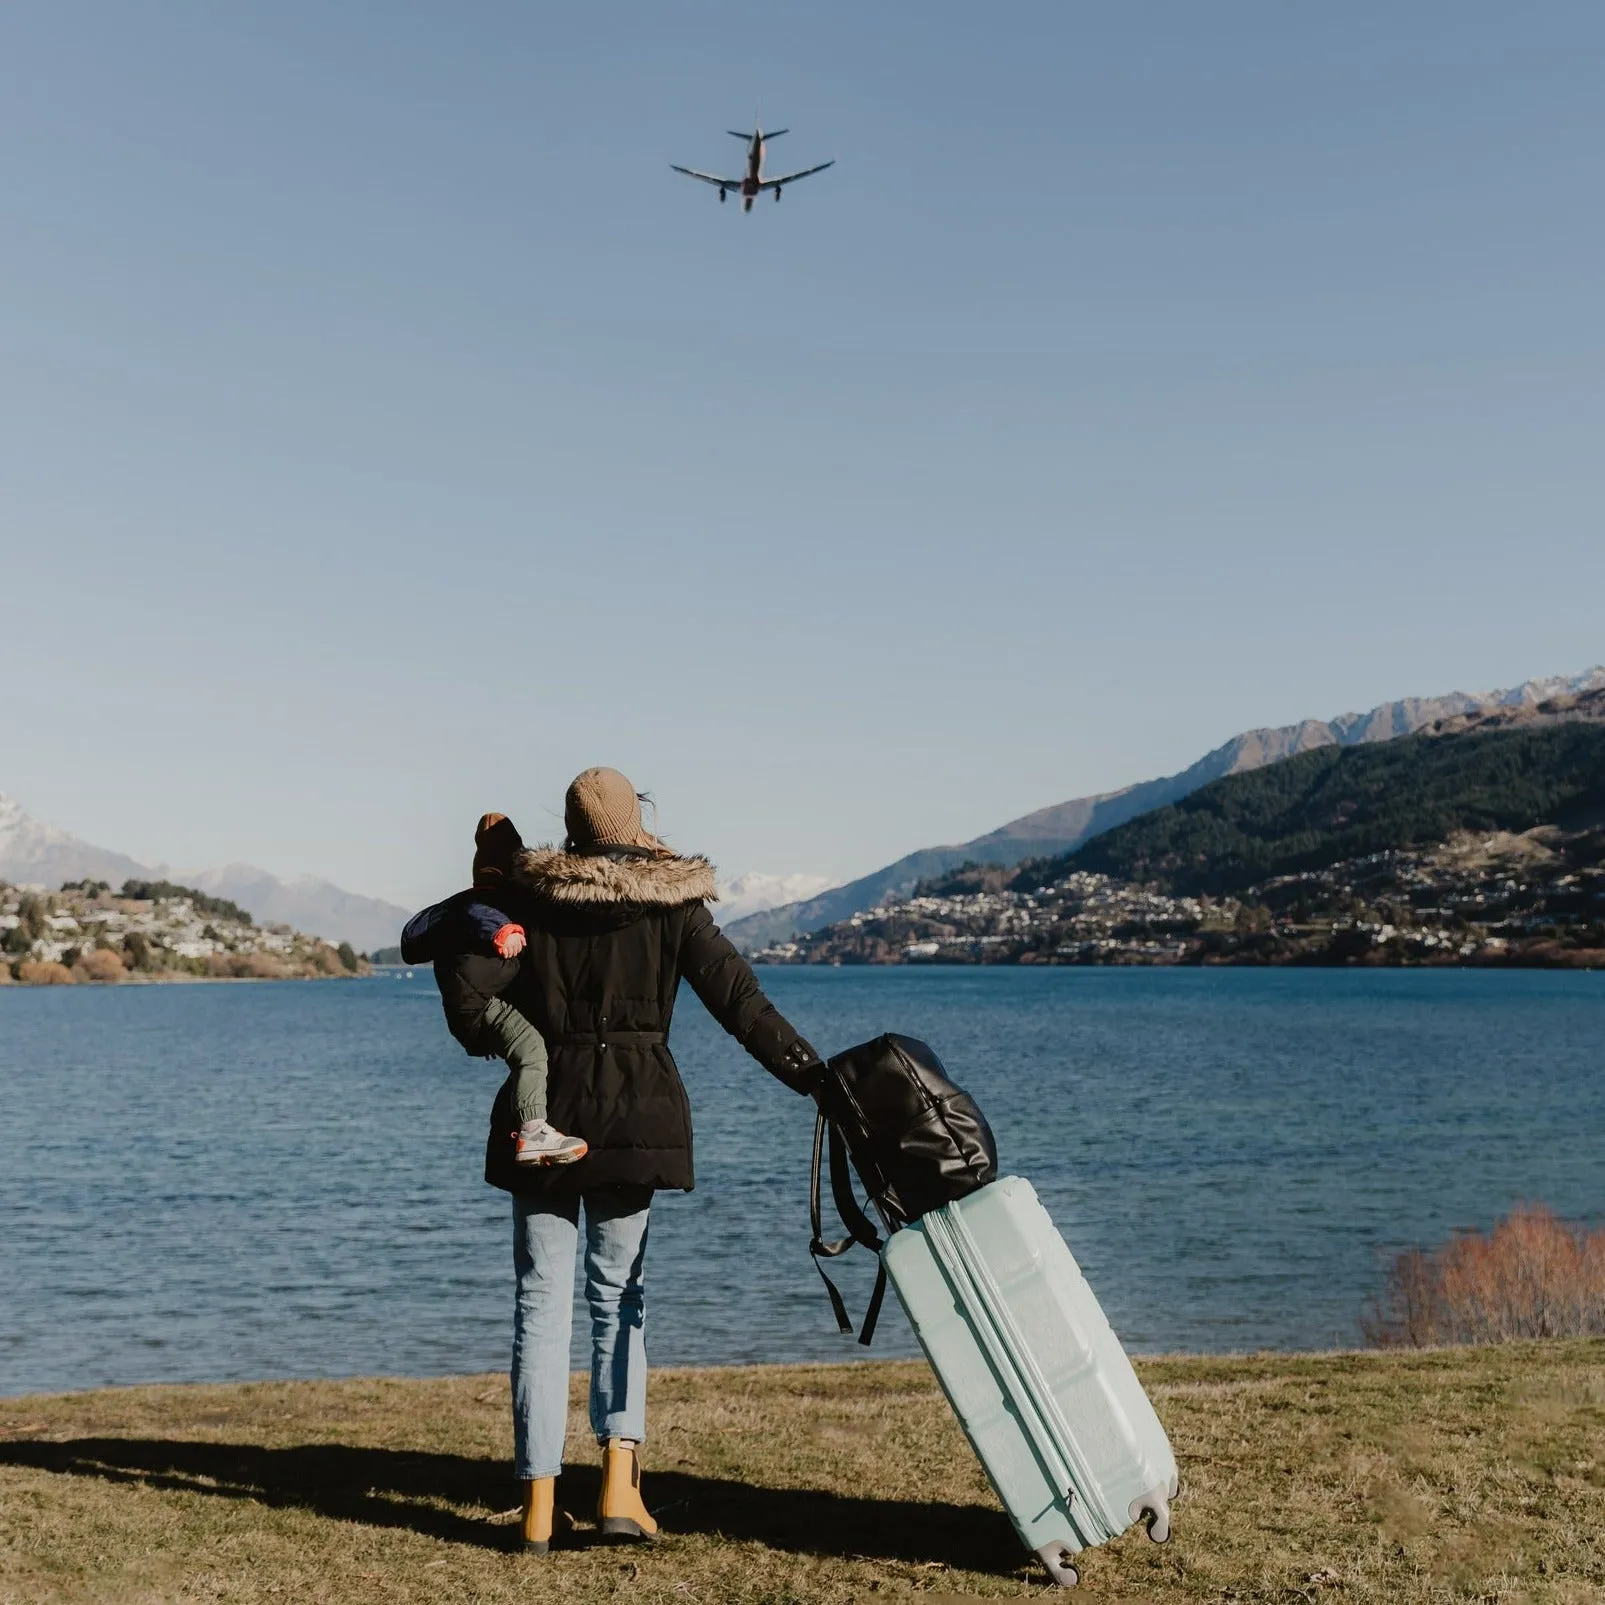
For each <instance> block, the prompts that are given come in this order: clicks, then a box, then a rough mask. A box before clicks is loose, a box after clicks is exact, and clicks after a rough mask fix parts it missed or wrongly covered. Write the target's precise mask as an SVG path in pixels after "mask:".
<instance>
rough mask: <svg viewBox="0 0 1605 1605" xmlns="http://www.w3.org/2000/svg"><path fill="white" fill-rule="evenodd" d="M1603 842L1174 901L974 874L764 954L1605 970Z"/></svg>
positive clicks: (1087, 880)
mask: <svg viewBox="0 0 1605 1605" xmlns="http://www.w3.org/2000/svg"><path fill="white" fill-rule="evenodd" d="M1600 835H1601V833H1600V832H1598V831H1595V832H1589V833H1581V834H1574V835H1567V834H1566V833H1563V832H1560V831H1557V830H1554V829H1551V828H1539V829H1536V830H1531V831H1527V832H1525V833H1522V834H1519V835H1512V834H1507V833H1499V834H1496V835H1493V836H1489V837H1481V836H1476V837H1473V836H1457V837H1455V838H1452V839H1451V840H1449V841H1447V842H1444V843H1441V844H1439V845H1437V846H1435V847H1431V848H1426V849H1421V850H1416V851H1398V852H1380V853H1373V854H1370V855H1368V856H1366V857H1364V858H1357V859H1350V860H1345V861H1343V862H1340V863H1336V864H1332V865H1329V866H1328V867H1326V868H1324V869H1321V870H1313V871H1309V872H1306V873H1302V874H1298V875H1287V876H1280V877H1277V878H1276V879H1274V880H1269V881H1266V882H1264V883H1262V884H1259V885H1256V886H1252V887H1250V888H1248V889H1247V890H1246V891H1245V892H1244V893H1243V894H1242V895H1241V896H1240V897H1220V898H1211V897H1172V896H1168V895H1166V894H1165V893H1163V892H1161V891H1158V890H1156V889H1155V888H1154V887H1151V886H1142V885H1136V884H1132V883H1130V882H1125V881H1120V880H1116V879H1113V878H1111V877H1110V876H1107V875H1100V874H1093V873H1089V872H1085V871H1078V872H1075V873H1072V874H1069V875H1066V876H1065V877H1064V878H1062V879H1060V880H1058V881H1055V882H1054V883H1052V884H1051V885H1048V886H1044V887H1040V888H1036V889H1034V890H1031V891H1024V890H1020V889H1017V885H1016V883H1017V882H1019V881H1025V880H1028V879H1029V874H1028V873H1025V872H1021V873H1012V872H1008V871H1004V870H1000V869H997V868H987V867H981V866H975V865H970V866H966V867H965V868H964V869H961V870H958V871H956V872H955V873H954V874H952V875H949V876H945V877H943V878H941V879H940V880H937V881H933V882H927V883H924V884H922V885H921V886H919V887H916V888H915V890H914V893H913V894H912V895H911V896H909V897H907V898H902V899H896V900H889V901H886V902H884V903H882V904H881V905H880V906H878V907H876V908H872V909H870V910H868V911H866V912H865V913H862V914H857V915H854V916H853V917H852V918H851V919H847V920H843V921H840V922H839V923H837V924H834V925H830V926H826V927H825V928H824V929H823V930H819V931H816V932H813V933H812V934H810V935H807V936H802V937H798V938H795V939H793V940H790V941H786V942H780V943H776V944H773V945H771V946H770V947H767V948H764V949H762V950H761V951H759V952H758V953H756V954H755V955H754V958H755V959H756V960H757V961H758V962H760V963H769V964H1125V965H1131V964H1318V965H1319V964H1326V965H1340V964H1372V965H1386V964H1432V965H1466V964H1475V965H1523V966H1538V967H1545V966H1554V967H1565V968H1605V862H1602V861H1601V860H1602V854H1601V851H1600V848H1601V845H1602V844H1601V840H1600Z"/></svg>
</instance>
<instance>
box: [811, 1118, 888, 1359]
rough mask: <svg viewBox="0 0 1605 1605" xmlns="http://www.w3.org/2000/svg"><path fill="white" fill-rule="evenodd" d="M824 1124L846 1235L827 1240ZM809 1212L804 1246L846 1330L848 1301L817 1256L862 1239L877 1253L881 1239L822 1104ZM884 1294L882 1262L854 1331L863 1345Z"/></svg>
mask: <svg viewBox="0 0 1605 1605" xmlns="http://www.w3.org/2000/svg"><path fill="white" fill-rule="evenodd" d="M827 1128H828V1130H829V1135H830V1191H831V1198H832V1201H833V1202H834V1203H835V1205H836V1213H837V1214H838V1215H839V1216H841V1221H842V1225H844V1226H845V1227H846V1228H847V1232H848V1235H847V1236H846V1237H842V1238H836V1239H833V1240H831V1241H829V1242H827V1241H826V1239H825V1235H824V1220H823V1215H822V1211H821V1207H820V1179H821V1175H820V1173H821V1172H822V1170H823V1169H824V1157H825V1136H826V1130H827ZM808 1212H809V1223H810V1225H811V1226H812V1228H813V1237H812V1239H811V1240H810V1242H809V1244H808V1252H809V1253H810V1254H811V1255H812V1256H813V1261H814V1269H815V1270H817V1271H818V1272H819V1279H820V1280H821V1281H822V1282H823V1283H824V1284H825V1291H826V1293H828V1294H829V1296H830V1307H831V1311H832V1313H833V1314H834V1315H835V1317H836V1328H837V1330H838V1331H839V1332H841V1333H842V1334H843V1335H844V1336H845V1335H847V1334H848V1333H850V1332H851V1331H852V1330H853V1323H852V1322H851V1320H849V1319H848V1315H847V1305H846V1302H845V1301H844V1300H843V1298H842V1296H841V1292H840V1290H839V1289H838V1288H837V1286H836V1284H835V1283H834V1282H833V1281H831V1279H830V1277H829V1276H828V1275H827V1274H826V1272H825V1267H824V1266H823V1265H822V1264H821V1263H820V1261H821V1260H822V1259H836V1258H838V1257H839V1256H841V1255H842V1254H845V1253H846V1252H847V1250H848V1249H850V1248H851V1247H852V1246H853V1244H854V1243H862V1244H863V1245H864V1247H865V1248H867V1249H869V1250H870V1251H871V1252H872V1253H874V1254H876V1255H877V1256H878V1255H879V1253H880V1250H881V1247H882V1243H881V1237H880V1234H879V1233H878V1232H877V1231H876V1230H875V1227H874V1225H873V1224H872V1223H871V1221H870V1219H869V1217H868V1216H867V1215H866V1214H865V1213H864V1211H863V1209H862V1208H860V1207H859V1203H858V1199H857V1198H856V1197H855V1196H854V1194H853V1181H852V1173H851V1172H850V1171H849V1170H848V1168H847V1144H846V1143H845V1142H844V1141H843V1140H842V1134H841V1131H840V1130H839V1128H838V1127H837V1125H836V1123H835V1121H833V1120H827V1119H826V1118H825V1114H824V1111H823V1110H821V1111H820V1113H819V1116H818V1118H817V1119H816V1120H815V1121H814V1162H813V1166H812V1169H811V1171H810V1174H809V1178H808ZM885 1297H886V1266H885V1264H884V1263H882V1264H881V1265H880V1267H879V1269H878V1270H877V1272H876V1276H875V1289H874V1291H873V1292H872V1293H871V1294H870V1296H869V1304H868V1306H867V1307H866V1308H865V1311H864V1324H863V1327H862V1328H861V1329H860V1331H859V1334H858V1341H859V1342H860V1343H862V1344H863V1345H864V1346H865V1347H866V1348H867V1347H868V1346H869V1344H870V1343H871V1341H872V1340H873V1339H874V1336H875V1324H876V1322H877V1321H878V1320H879V1318H880V1312H881V1304H882V1302H883V1301H884V1300H885Z"/></svg>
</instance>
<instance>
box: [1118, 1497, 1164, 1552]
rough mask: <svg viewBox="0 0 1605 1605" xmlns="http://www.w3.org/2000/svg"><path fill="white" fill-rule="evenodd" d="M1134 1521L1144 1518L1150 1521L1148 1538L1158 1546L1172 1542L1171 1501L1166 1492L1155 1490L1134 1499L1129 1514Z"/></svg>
mask: <svg viewBox="0 0 1605 1605" xmlns="http://www.w3.org/2000/svg"><path fill="white" fill-rule="evenodd" d="M1128 1514H1129V1515H1130V1516H1131V1519H1132V1520H1133V1521H1138V1520H1141V1519H1142V1518H1143V1517H1144V1516H1146V1517H1147V1520H1148V1536H1149V1537H1150V1538H1151V1539H1152V1540H1153V1541H1154V1542H1155V1543H1156V1544H1164V1543H1169V1541H1170V1500H1169V1499H1168V1498H1167V1497H1166V1495H1165V1493H1164V1491H1163V1490H1162V1489H1159V1488H1155V1489H1154V1490H1153V1491H1152V1492H1150V1493H1145V1494H1143V1495H1142V1496H1141V1497H1140V1498H1137V1499H1133V1500H1132V1502H1131V1509H1130V1511H1129V1512H1128Z"/></svg>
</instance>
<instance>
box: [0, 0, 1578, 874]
mask: <svg viewBox="0 0 1605 1605" xmlns="http://www.w3.org/2000/svg"><path fill="white" fill-rule="evenodd" d="M1602 82H1605V8H1602V7H1600V6H1598V5H1593V4H1570V5H1562V4H1548V5H1546V4H1537V5H1532V6H1522V7H1511V6H1508V5H1492V4H1481V3H1456V4H1447V3H1445V4H1435V5H1417V6H1411V7H1398V6H1394V5H1380V4H1349V5H1344V6H1331V7H1313V6H1289V5H1286V4H1282V3H1265V4H1232V3H1222V4H1216V5H1210V6H1207V7H1206V6H1199V5H1194V4H1173V5H1158V4H1148V5H1142V6H1128V5H1115V4H1106V5H1098V6H1093V5H1073V4H1015V5H1002V6H986V7H979V6H974V5H958V4H946V3H942V4H936V3H929V0H927V3H921V4H918V5H915V4H912V3H902V4H892V3H888V4H878V5H875V6H864V5H861V4H846V3H814V4H810V5H806V6H804V5H751V4H728V5H727V4H704V5H680V6H673V7H666V6H658V5H643V4H639V3H636V0H622V3H616V4H613V5H609V6H568V7H558V6H536V5H528V4H511V3H488V0H479V3H474V0H465V3H461V4H456V5H452V6H442V5H439V4H434V3H429V4H424V3H399V0H386V3H384V4H379V3H377V0H372V3H359V0H342V3H341V4H339V5H329V4H326V3H317V4H313V3H309V0H274V3H273V4H265V3H262V4H245V3H236V4H229V5H226V6H220V5H215V4H212V3H203V0H189V3H180V0H165V3H163V4H160V5H144V6H129V5H116V4H110V3H73V0H51V3H48V4H47V3H44V0H33V3H27V0H22V3H17V4H13V5H10V6H7V7H5V8H4V10H3V11H0V264H3V266H0V282H3V286H4V294H3V297H0V597H3V604H0V618H3V640H4V672H3V679H0V686H3V690H0V789H4V790H7V791H10V792H12V793H13V794H15V795H17V796H18V797H20V798H21V799H22V800H23V802H24V803H25V805H27V806H28V807H29V808H30V809H32V810H33V811H34V812H36V813H38V814H40V815H42V816H44V817H46V818H49V819H52V820H54V821H56V822H58V823H60V824H63V825H65V826H67V827H68V828H70V829H72V830H74V831H76V832H78V833H79V834H81V835H84V836H87V837H89V838H90V839H92V840H95V841H98V842H101V843H103V844H105V845H107V846H112V847H117V848H120V849H122V850H124V851H127V852H131V853H134V854H136V855H138V856H142V857H145V858H149V859H158V858H165V859H167V860H168V861H170V862H175V863H180V864H185V863H187V864H200V863H205V862H212V861H217V860H221V859H225V858H244V859H250V860H253V861H255V862H258V863H262V864H265V865H267V866H268V867H269V868H272V869H275V870H277V871H279V872H281V873H293V872H300V871H312V872H317V873H321V874H325V875H328V876H331V877H332V878H334V879H336V880H339V881H341V882H342V883H343V884H346V885H349V886H352V887H354V888H356V889H358V890H363V891H369V892H373V893H376V894H380V895H386V896H391V897H394V898H396V899H398V900H399V901H402V902H416V901H418V900H421V899H422V898H424V897H426V896H427V895H429V894H431V893H433V892H436V891H438V890H440V889H441V888H442V887H449V886H450V885H452V884H454V883H456V882H457V881H458V880H460V878H461V876H462V873H463V869H464V866H465V864H466V854H467V838H468V832H469V830H470V828H471V825H472V821H473V819H474V817H475V816H476V815H477V814H478V813H479V812H480V810H481V809H483V808H486V807H493V806H494V807H499V808H503V809H507V810H508V811H510V812H512V813H513V814H514V815H515V817H516V818H517V819H518V820H519V821H520V822H521V823H522V824H523V826H524V828H525V831H526V834H527V835H529V836H532V837H534V836H540V835H543V834H546V833H549V832H550V831H552V830H553V829H555V828H556V823H557V811H558V809H559V807H560V803H561V796H562V791H563V786H564V784H565V782H566V781H567V779H568V777H569V776H570V775H571V774H572V773H573V772H574V771H575V770H576V769H578V768H580V767H582V766H584V765H586V764H590V763H612V764H615V765H617V766H619V767H621V768H623V769H625V770H626V771H627V772H628V773H629V774H630V775H631V776H632V777H633V778H635V779H636V780H637V781H638V783H640V784H641V785H643V786H649V787H651V788H652V789H653V790H654V791H655V792H656V793H657V796H658V798H659V801H660V810H661V811H660V821H661V824H662V827H663V829H664V830H665V832H666V833H668V834H669V835H670V836H671V837H672V838H673V839H674V840H675V841H676V842H678V843H680V844H681V845H683V846H685V847H687V848H697V849H701V850H705V851H707V852H709V853H711V854H712V855H713V856H714V857H715V858H716V859H717V860H718V861H719V862H720V863H721V865H724V866H728V867H729V868H730V869H732V870H735V869H766V870H773V871H783V870H817V871H823V872H830V873H835V874H840V875H847V874H851V873H855V872H859V871H863V870H867V869H870V868H872V867H874V866H875V865H877V864H879V863H881V862H884V861H886V860H887V859H889V858H891V857H893V856H895V855H897V854H898V853H901V852H903V851H905V850H907V849H909V848H912V847H915V846H919V845H923V844H928V843H931V842H937V841H952V840H959V839H963V838H965V837H967V836H970V835H973V834H975V833H977V832H979V831H982V830H985V829H989V828H991V827H992V826H995V825H997V824H1000V823H1001V822H1002V821H1004V820H1005V819H1007V818H1010V817H1012V816H1014V815H1017V814H1019V813H1022V812H1025V811H1026V810H1028V809H1031V808H1034V807H1038V806H1041V805H1044V804H1047V803H1050V802H1054V801H1058V800H1061V799H1063V798H1066V797H1071V796H1075V795H1079V794H1082V793H1085V792H1089V791H1095V790H1102V789H1107V788H1110V787H1114V786H1118V785H1122V784H1124V783H1126V782H1129V781H1134V780H1138V779H1141V778H1145V777H1147V776H1150V775H1154V774H1158V773H1163V772H1168V771H1171V770H1174V769H1176V768H1178V767H1181V766H1182V765H1184V764H1186V763H1188V762H1190V761H1191V760H1192V759H1193V758H1195V757H1197V756H1198V755H1199V754H1200V753H1201V752H1203V751H1204V750H1205V749H1206V748H1208V747H1210V746H1212V745H1214V744H1215V743H1217V742H1219V741H1220V740H1222V739H1224V738H1225V737H1227V736H1229V735H1231V734H1232V733H1234V732H1235V731H1237V730H1239V729H1242V728H1245V727H1248V726H1252V725H1257V724H1270V723H1282V722H1287V721H1290V720H1293V719H1297V718H1300V717H1303V716H1306V715H1322V716H1328V715H1332V714H1335V713H1338V712H1340V711H1343V710H1345V709H1349V708H1358V707H1364V706H1368V705H1370V704H1372V703H1375V702H1378V701H1381V700H1384V699H1386V698H1390V697H1394V696H1400V695H1406V694H1413V693H1423V694H1424V693H1432V692H1440V691H1446V690H1449V689H1452V688H1455V687H1461V688H1465V689H1478V688H1483V687H1487V686H1490V685H1498V684H1506V683H1510V682H1513V681H1517V680H1520V679H1522V678H1524V677H1526V676H1528V675H1531V674H1537V673H1546V672H1554V671H1569V670H1576V669H1580V668H1582V667H1584V666H1586V665H1588V664H1591V663H1593V662H1596V661H1598V660H1600V659H1602V658H1605V538H1602V519H1601V508H1602V501H1605V316H1602V309H1601V293H1602V286H1605V205H1602V198H1605V96H1602V95H1601V92H1600V86H1601V83H1602ZM755 108H757V109H758V110H760V111H761V113H762V116H763V118H764V120H765V121H767V122H769V123H772V124H787V125H789V126H790V128H791V129H792V132H791V133H790V134H789V135H788V136H787V137H786V138H785V139H784V140H783V141H781V142H780V143H778V144H777V145H776V146H775V147H774V150H773V152H772V165H778V166H781V167H789V166H803V165H808V164H811V163H813V162H815V161H819V160H823V159H824V158H826V157H831V156H834V157H836V158H837V159H838V165H837V166H836V167H835V168H834V169H832V170H831V171H830V172H828V173H825V174H823V175H821V176H820V177H818V178H813V179H809V180H808V181H807V183H806V184H803V185H799V186H798V187H797V188H796V189H795V190H794V191H792V192H790V193H788V194H787V196H786V198H785V200H784V202H783V203H782V204H781V205H779V206H776V205H774V204H773V203H772V202H768V201H765V202H763V203H761V204H760V207H759V209H758V210H757V211H756V212H755V213H754V215H752V216H751V217H743V216H742V215H741V214H740V212H739V211H738V210H737V208H736V207H735V206H733V205H728V206H724V207H720V206H719V204H718V201H717V198H716V197H715V195H714V193H713V192H712V191H711V190H708V189H706V188H704V187H703V186H700V185H697V184H694V183H692V182H691V181H689V180H687V179H682V178H678V177H676V176H675V175H674V174H672V173H671V172H670V171H669V163H670V162H682V163H685V164H688V165H693V166H700V167H712V166H717V165H718V164H720V163H723V164H724V165H725V166H726V167H728V168H730V169H731V170H732V171H733V170H735V169H736V168H737V167H738V166H739V162H740V158H741V150H740V147H739V146H738V145H737V144H736V142H735V141H734V140H732V139H730V138H728V137H727V136H726V135H725V133H724V132H723V130H724V129H726V128H740V127H744V126H746V125H747V124H748V122H749V120H750V118H751V117H752V115H753V112H754V109H755Z"/></svg>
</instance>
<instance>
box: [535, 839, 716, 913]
mask: <svg viewBox="0 0 1605 1605" xmlns="http://www.w3.org/2000/svg"><path fill="white" fill-rule="evenodd" d="M513 879H514V880H515V881H516V882H518V884H519V885H521V886H527V887H528V888H529V889H530V890H531V891H532V892H534V893H535V895H536V896H537V897H544V898H546V899H547V900H548V901H549V902H553V903H641V904H647V903H650V904H657V905H661V906H668V907H673V906H674V905H676V904H679V903H705V902H709V903H711V902H712V901H714V899H716V898H717V897H718V895H719V893H718V892H717V890H715V888H714V881H713V865H712V864H710V863H709V862H708V860H707V859H705V858H681V857H679V856H675V857H671V858H646V857H642V858H633V857H629V858H626V857H618V858H615V857H612V856H610V855H608V854H606V853H596V854H591V853H565V852H563V851H561V850H560V849H558V848H556V847H534V848H530V849H529V850H527V851H525V852H522V853H520V854H519V855H518V857H517V858H516V859H514V861H513Z"/></svg>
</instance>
